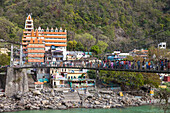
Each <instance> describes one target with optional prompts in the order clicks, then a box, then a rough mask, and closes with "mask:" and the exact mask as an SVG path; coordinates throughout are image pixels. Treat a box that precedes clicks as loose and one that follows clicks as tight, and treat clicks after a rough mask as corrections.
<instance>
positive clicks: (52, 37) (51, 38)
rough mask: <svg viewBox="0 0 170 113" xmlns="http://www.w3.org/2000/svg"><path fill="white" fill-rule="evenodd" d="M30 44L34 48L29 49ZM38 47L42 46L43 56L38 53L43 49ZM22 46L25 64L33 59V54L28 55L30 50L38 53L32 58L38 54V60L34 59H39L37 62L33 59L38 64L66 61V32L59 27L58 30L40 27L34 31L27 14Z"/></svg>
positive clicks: (31, 21)
mask: <svg viewBox="0 0 170 113" xmlns="http://www.w3.org/2000/svg"><path fill="white" fill-rule="evenodd" d="M32 42H33V43H32ZM34 42H35V43H34ZM32 44H33V45H34V47H32V48H31V46H32ZM37 44H38V45H37ZM40 45H41V46H42V45H44V46H43V47H44V51H43V54H42V52H40V51H39V49H42V48H43V47H42V48H41V47H38V46H40ZM22 46H23V63H27V62H28V63H29V62H32V61H33V60H31V59H32V58H33V57H32V56H33V53H32V52H31V53H30V50H31V49H36V52H38V53H36V55H34V56H37V55H38V54H39V55H38V56H41V57H38V58H37V57H34V58H37V59H39V60H35V59H34V62H36V61H37V62H40V61H41V62H46V61H51V62H55V61H58V60H66V47H67V31H66V30H62V28H61V27H60V29H58V28H57V27H56V28H55V29H53V28H51V29H49V28H48V27H47V28H46V30H44V29H41V27H39V28H38V29H35V30H34V24H33V19H32V17H31V15H30V14H29V15H28V17H27V18H26V21H25V29H24V31H23V38H22ZM35 46H36V47H35ZM37 48H38V50H37ZM29 49H30V50H29ZM31 51H32V50H31ZM49 51H50V52H49ZM48 53H52V54H48ZM53 54H55V55H53ZM46 55H47V56H46ZM52 55H53V56H52ZM42 56H44V57H42ZM40 59H41V60H40Z"/></svg>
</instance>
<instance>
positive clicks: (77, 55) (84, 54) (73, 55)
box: [66, 51, 92, 60]
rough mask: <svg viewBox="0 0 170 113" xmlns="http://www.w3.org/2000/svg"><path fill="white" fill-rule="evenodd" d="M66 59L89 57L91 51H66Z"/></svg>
mask: <svg viewBox="0 0 170 113" xmlns="http://www.w3.org/2000/svg"><path fill="white" fill-rule="evenodd" d="M66 53H67V60H79V59H81V58H89V57H90V55H92V52H83V51H67V52H66Z"/></svg>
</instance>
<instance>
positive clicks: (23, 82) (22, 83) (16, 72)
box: [5, 67, 29, 96]
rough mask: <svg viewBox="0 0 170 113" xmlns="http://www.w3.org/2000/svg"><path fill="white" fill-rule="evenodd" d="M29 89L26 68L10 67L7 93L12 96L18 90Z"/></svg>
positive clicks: (25, 90) (6, 87) (24, 90)
mask: <svg viewBox="0 0 170 113" xmlns="http://www.w3.org/2000/svg"><path fill="white" fill-rule="evenodd" d="M28 90H29V89H28V78H27V71H26V69H14V68H11V67H8V69H7V78H6V86H5V95H6V96H12V95H14V94H16V93H17V92H18V91H20V92H27V91H28Z"/></svg>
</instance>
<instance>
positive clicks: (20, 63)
mask: <svg viewBox="0 0 170 113" xmlns="http://www.w3.org/2000/svg"><path fill="white" fill-rule="evenodd" d="M19 65H20V67H21V66H22V44H21V45H20V62H19Z"/></svg>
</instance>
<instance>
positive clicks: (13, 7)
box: [0, 0, 170, 52]
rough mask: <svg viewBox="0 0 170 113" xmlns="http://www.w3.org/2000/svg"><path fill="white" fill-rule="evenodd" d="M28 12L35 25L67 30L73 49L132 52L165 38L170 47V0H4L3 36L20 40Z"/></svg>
mask: <svg viewBox="0 0 170 113" xmlns="http://www.w3.org/2000/svg"><path fill="white" fill-rule="evenodd" d="M28 13H32V17H33V19H34V27H35V28H37V27H38V26H41V27H42V28H44V29H46V27H47V26H48V27H60V26H61V27H63V28H64V29H67V31H68V40H76V41H75V43H76V44H77V46H78V47H74V45H71V44H72V43H71V42H70V43H69V49H70V50H71V49H73V48H80V49H83V47H84V46H87V47H92V49H91V50H93V51H97V49H102V51H105V52H111V51H113V50H115V49H120V50H123V51H128V50H131V49H132V48H147V47H148V46H150V45H151V44H154V45H155V46H156V45H157V43H158V42H161V41H166V42H167V44H168V47H170V45H169V44H170V1H169V0H0V38H8V39H16V40H19V38H20V37H22V29H24V24H25V18H26V16H27V14H28ZM162 31H163V32H162ZM155 33H158V34H157V35H153V34H155ZM83 36H89V37H91V36H92V37H94V38H95V39H94V40H93V41H92V42H93V44H91V45H90V46H89V45H84V44H82V43H80V42H81V41H80V39H81V38H77V37H83ZM79 41H80V42H79ZM94 41H95V42H94ZM77 42H78V43H77ZM86 43H90V42H86ZM71 46H73V47H71ZM75 46H76V45H75ZM80 46H81V47H80ZM87 47H86V48H85V49H88V50H90V48H87ZM103 47H106V49H105V48H104V49H103Z"/></svg>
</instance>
